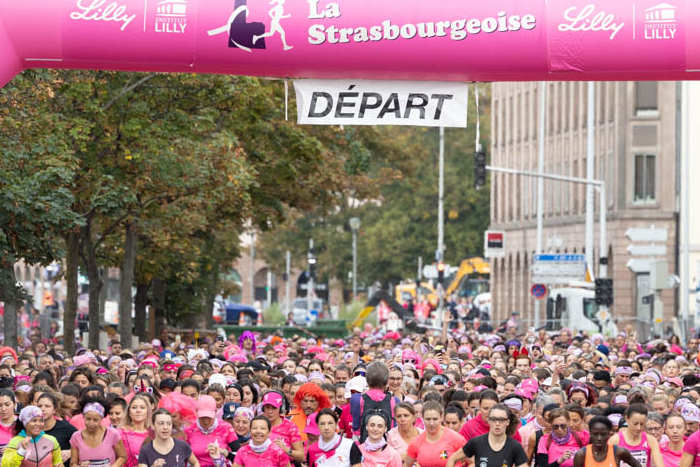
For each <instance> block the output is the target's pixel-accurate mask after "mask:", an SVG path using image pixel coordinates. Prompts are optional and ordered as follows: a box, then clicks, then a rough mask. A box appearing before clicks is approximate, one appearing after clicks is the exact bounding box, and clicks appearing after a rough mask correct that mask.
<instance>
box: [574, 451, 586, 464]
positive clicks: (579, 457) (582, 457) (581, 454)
mask: <svg viewBox="0 0 700 467" xmlns="http://www.w3.org/2000/svg"><path fill="white" fill-rule="evenodd" d="M585 463H586V448H583V449H579V450H578V452H577V453H576V454H575V455H574V467H585Z"/></svg>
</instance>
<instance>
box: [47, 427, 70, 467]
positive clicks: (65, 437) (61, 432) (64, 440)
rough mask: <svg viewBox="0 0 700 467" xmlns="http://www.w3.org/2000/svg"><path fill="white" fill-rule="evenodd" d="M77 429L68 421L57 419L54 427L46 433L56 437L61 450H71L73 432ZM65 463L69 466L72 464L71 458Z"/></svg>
mask: <svg viewBox="0 0 700 467" xmlns="http://www.w3.org/2000/svg"><path fill="white" fill-rule="evenodd" d="M76 431H78V430H77V429H76V428H75V427H74V426H73V425H71V424H70V423H68V422H67V421H65V420H56V424H55V425H54V427H53V428H51V429H50V430H47V431H46V434H47V435H51V436H53V437H54V438H56V441H58V445H59V446H60V447H61V451H70V437H71V436H73V433H75V432H76ZM63 465H64V466H66V467H68V466H69V465H70V459H69V460H66V462H65V463H64V464H63Z"/></svg>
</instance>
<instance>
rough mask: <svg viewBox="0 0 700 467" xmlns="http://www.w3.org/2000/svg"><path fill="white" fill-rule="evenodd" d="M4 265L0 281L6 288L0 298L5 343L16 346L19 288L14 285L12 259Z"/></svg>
mask: <svg viewBox="0 0 700 467" xmlns="http://www.w3.org/2000/svg"><path fill="white" fill-rule="evenodd" d="M3 264H4V265H5V267H3V268H2V270H1V271H0V274H2V275H3V276H5V277H3V278H2V280H1V281H0V283H3V284H6V286H7V288H6V290H2V291H0V299H2V301H3V302H4V304H5V319H4V320H3V321H4V323H3V324H4V333H5V345H7V346H10V347H12V348H13V349H16V348H17V313H18V312H19V308H20V306H21V303H20V300H19V297H18V294H19V290H18V289H17V287H16V286H15V284H16V282H17V280H16V278H15V266H14V261H10V260H7V261H4V262H3Z"/></svg>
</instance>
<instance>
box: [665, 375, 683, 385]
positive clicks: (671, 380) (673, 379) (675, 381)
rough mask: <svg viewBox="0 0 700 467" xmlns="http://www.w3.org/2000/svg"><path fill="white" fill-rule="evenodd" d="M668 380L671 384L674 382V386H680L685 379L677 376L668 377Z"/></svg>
mask: <svg viewBox="0 0 700 467" xmlns="http://www.w3.org/2000/svg"><path fill="white" fill-rule="evenodd" d="M666 381H667V382H668V383H670V384H673V385H674V386H677V387H679V388H682V387H683V380H682V379H680V378H679V377H675V378H666Z"/></svg>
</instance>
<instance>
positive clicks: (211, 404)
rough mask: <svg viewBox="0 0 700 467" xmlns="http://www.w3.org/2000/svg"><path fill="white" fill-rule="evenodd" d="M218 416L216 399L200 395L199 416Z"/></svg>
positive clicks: (198, 403) (198, 402)
mask: <svg viewBox="0 0 700 467" xmlns="http://www.w3.org/2000/svg"><path fill="white" fill-rule="evenodd" d="M205 417H206V418H216V401H215V400H214V398H213V397H211V396H207V395H204V396H199V400H198V401H197V418H205Z"/></svg>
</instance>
